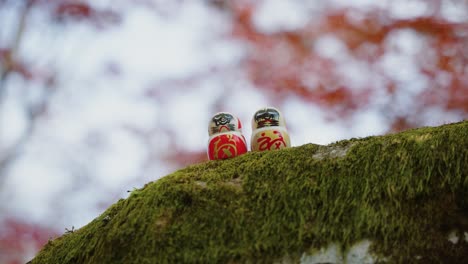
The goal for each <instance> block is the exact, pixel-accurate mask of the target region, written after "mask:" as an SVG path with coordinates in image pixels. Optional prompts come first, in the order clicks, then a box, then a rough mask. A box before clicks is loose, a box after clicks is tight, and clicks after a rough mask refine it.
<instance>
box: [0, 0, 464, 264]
mask: <svg viewBox="0 0 468 264" xmlns="http://www.w3.org/2000/svg"><path fill="white" fill-rule="evenodd" d="M467 62H468V1H467V0H425V1H422V0H421V1H419V0H401V1H400V0H397V1H395V0H394V1H390V0H382V1H371V0H353V1H350V0H331V1H325V0H323V1H322V0H315V1H312V0H311V1H304V0H289V1H283V0H261V1H254V0H234V1H227V0H186V1H184V0H127V1H124V0H114V1H111V0H99V1H91V0H87V1H86V0H75V1H71V0H53V1H52V0H0V263H7V264H13V263H24V262H25V261H27V260H29V259H31V258H32V257H33V256H34V255H35V254H36V253H37V251H38V250H39V249H40V248H41V247H42V246H43V245H44V244H45V243H46V242H47V241H48V240H49V239H50V238H54V237H57V236H59V235H61V234H63V233H64V232H66V230H71V229H77V228H80V227H82V226H83V225H85V224H87V223H88V222H90V221H91V220H92V219H94V218H95V217H97V216H98V215H99V214H100V213H102V212H103V211H104V210H105V209H106V208H107V207H108V206H109V205H111V204H112V203H114V202H116V201H117V200H118V199H119V198H125V197H127V195H128V191H131V190H133V189H134V188H141V187H142V186H143V185H144V184H145V183H146V182H149V181H154V180H157V179H158V178H160V177H163V176H165V175H167V174H168V173H170V172H173V171H175V170H177V169H179V168H182V167H184V166H187V165H189V164H194V163H199V162H204V161H206V160H207V158H206V145H207V140H208V133H207V125H208V121H209V119H210V118H211V116H212V115H213V114H214V113H216V112H218V111H229V112H232V113H234V114H235V115H237V116H238V117H239V118H240V119H241V120H242V122H243V123H244V133H245V135H246V138H247V140H248V141H249V138H250V133H251V128H250V120H251V118H252V114H253V113H254V112H255V111H256V110H257V109H259V108H261V107H264V106H267V105H270V106H275V107H277V108H279V109H280V110H281V111H282V112H283V115H284V116H285V119H286V123H287V126H288V129H289V131H290V135H291V140H292V144H293V146H299V145H302V144H306V143H316V144H329V143H331V142H334V141H337V140H341V139H346V138H351V137H365V136H369V135H381V134H386V133H392V132H397V131H401V130H405V129H409V128H414V127H420V126H434V125H441V124H445V123H450V122H455V121H460V120H463V119H465V118H467V117H468V64H467Z"/></svg>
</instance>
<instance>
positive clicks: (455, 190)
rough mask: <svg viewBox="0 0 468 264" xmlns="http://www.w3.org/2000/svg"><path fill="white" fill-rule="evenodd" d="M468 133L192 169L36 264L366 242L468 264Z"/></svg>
mask: <svg viewBox="0 0 468 264" xmlns="http://www.w3.org/2000/svg"><path fill="white" fill-rule="evenodd" d="M467 146H468V122H467V121H465V122H461V123H456V124H450V125H445V126H441V127H436V128H421V129H415V130H409V131H406V132H403V133H399V134H393V135H386V136H379V137H368V138H364V139H352V140H345V141H340V142H337V143H334V144H331V145H329V146H318V145H314V144H307V145H303V146H300V147H295V148H289V149H284V150H279V151H270V152H255V153H248V154H245V155H243V156H240V157H237V158H233V159H230V160H225V161H209V162H205V163H202V164H197V165H193V166H189V167H187V168H185V169H182V170H179V171H177V172H175V173H173V174H170V175H168V176H166V177H164V178H161V179H159V180H158V181H155V182H151V183H148V184H147V185H146V186H145V187H144V188H142V189H139V190H135V191H133V192H132V193H131V195H130V197H129V198H127V199H125V200H123V199H121V200H120V201H118V202H117V203H116V204H114V205H113V206H111V207H110V208H109V209H107V210H106V211H105V212H104V213H103V214H102V215H101V216H99V217H97V218H96V219H95V220H93V221H92V222H91V223H89V224H88V225H86V226H84V227H83V228H81V229H79V230H75V231H74V232H72V233H67V234H65V235H63V236H62V237H60V238H57V239H55V240H53V241H50V242H49V243H48V244H47V245H46V246H45V247H44V248H43V249H42V251H41V252H39V254H38V255H37V256H36V258H35V259H33V260H32V263H62V264H65V263H167V262H170V263H183V262H197V263H226V262H240V263H245V262H250V263H259V262H260V263H261V262H265V263H271V262H272V261H275V260H280V259H282V258H284V257H285V256H288V258H289V259H292V260H293V261H298V259H299V257H300V256H301V254H302V253H303V252H312V250H313V249H314V248H320V247H323V246H326V245H328V244H330V243H332V242H337V241H338V242H340V244H341V245H343V250H346V248H347V247H349V246H350V245H352V244H353V243H354V242H356V241H359V240H361V239H365V238H367V239H370V240H371V241H373V246H372V250H373V251H374V252H375V254H378V255H380V256H386V257H387V258H388V259H389V260H392V262H401V263H410V262H411V263H414V262H415V261H416V259H415V256H421V258H420V259H419V261H420V262H421V263H431V262H435V263H437V262H446V263H449V262H451V261H450V260H453V261H454V262H461V261H462V260H466V259H468V250H467V247H468V243H466V242H465V241H463V240H462V239H461V240H460V242H459V243H457V244H454V243H451V242H449V241H448V239H447V237H448V234H449V233H450V232H452V231H455V232H458V233H459V234H462V232H464V231H465V232H466V231H468V206H467V205H468V200H467V199H468V198H467V197H468V176H467V175H468V148H467Z"/></svg>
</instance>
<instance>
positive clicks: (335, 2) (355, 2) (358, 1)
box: [330, 0, 388, 10]
mask: <svg viewBox="0 0 468 264" xmlns="http://www.w3.org/2000/svg"><path fill="white" fill-rule="evenodd" d="M387 3H388V1H387V0H380V1H374V0H332V1H330V5H331V6H334V7H335V8H346V7H355V8H360V9H364V10H365V9H373V8H385V7H386V6H387Z"/></svg>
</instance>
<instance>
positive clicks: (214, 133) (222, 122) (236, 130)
mask: <svg viewBox="0 0 468 264" xmlns="http://www.w3.org/2000/svg"><path fill="white" fill-rule="evenodd" d="M208 134H209V136H210V138H209V139H208V151H207V152H208V158H209V159H210V160H219V159H229V158H232V157H236V156H239V155H242V154H244V153H246V152H247V144H246V142H245V138H244V135H242V124H241V122H240V120H239V119H238V118H237V117H235V116H233V115H232V114H230V113H227V112H220V113H217V114H215V115H214V116H213V118H211V120H210V123H209V125H208Z"/></svg>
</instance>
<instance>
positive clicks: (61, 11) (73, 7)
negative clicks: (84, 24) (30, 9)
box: [54, 1, 94, 19]
mask: <svg viewBox="0 0 468 264" xmlns="http://www.w3.org/2000/svg"><path fill="white" fill-rule="evenodd" d="M54 13H55V15H56V16H57V17H64V16H67V17H72V18H77V19H81V18H87V17H90V16H91V15H92V14H93V13H94V10H93V9H92V8H91V6H90V5H89V4H87V3H83V2H79V1H68V2H62V3H59V4H58V6H57V7H56V9H55V12H54Z"/></svg>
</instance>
